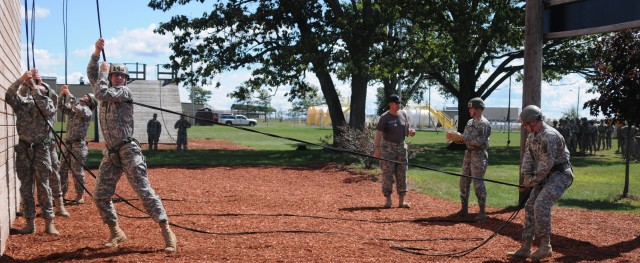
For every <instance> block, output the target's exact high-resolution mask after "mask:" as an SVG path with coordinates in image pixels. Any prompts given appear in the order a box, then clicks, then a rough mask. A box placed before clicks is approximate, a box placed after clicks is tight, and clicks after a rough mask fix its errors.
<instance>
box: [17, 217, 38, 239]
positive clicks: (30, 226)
mask: <svg viewBox="0 0 640 263" xmlns="http://www.w3.org/2000/svg"><path fill="white" fill-rule="evenodd" d="M34 221H35V218H27V225H26V226H24V228H22V229H18V230H17V232H18V234H21V235H25V234H33V233H35V232H36V227H35V224H34Z"/></svg>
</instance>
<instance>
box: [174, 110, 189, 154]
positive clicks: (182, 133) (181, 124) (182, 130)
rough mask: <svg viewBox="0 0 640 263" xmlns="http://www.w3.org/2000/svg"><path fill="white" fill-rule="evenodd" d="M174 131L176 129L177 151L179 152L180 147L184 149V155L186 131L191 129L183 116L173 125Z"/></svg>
mask: <svg viewBox="0 0 640 263" xmlns="http://www.w3.org/2000/svg"><path fill="white" fill-rule="evenodd" d="M173 128H174V129H178V140H177V142H176V144H177V150H178V151H180V147H182V148H183V149H184V153H185V154H186V153H187V129H189V128H191V123H190V122H189V121H187V120H186V119H185V118H184V116H182V115H181V116H180V119H179V120H178V121H177V122H176V124H175V125H173Z"/></svg>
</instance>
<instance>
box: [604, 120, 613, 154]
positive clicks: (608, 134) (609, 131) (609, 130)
mask: <svg viewBox="0 0 640 263" xmlns="http://www.w3.org/2000/svg"><path fill="white" fill-rule="evenodd" d="M614 130H615V129H614V126H613V124H608V125H607V130H606V140H607V150H611V148H612V138H611V137H612V135H613V131H614Z"/></svg>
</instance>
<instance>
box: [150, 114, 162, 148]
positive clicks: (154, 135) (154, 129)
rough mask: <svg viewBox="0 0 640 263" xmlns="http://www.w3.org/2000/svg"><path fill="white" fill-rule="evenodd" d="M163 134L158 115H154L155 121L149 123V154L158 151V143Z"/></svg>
mask: <svg viewBox="0 0 640 263" xmlns="http://www.w3.org/2000/svg"><path fill="white" fill-rule="evenodd" d="M161 132H162V124H160V122H159V121H158V114H157V113H154V114H153V119H151V120H149V122H147V139H148V141H149V152H151V151H156V152H157V151H158V141H159V140H160V133H161Z"/></svg>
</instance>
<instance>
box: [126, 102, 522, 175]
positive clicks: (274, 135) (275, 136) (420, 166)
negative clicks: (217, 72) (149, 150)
mask: <svg viewBox="0 0 640 263" xmlns="http://www.w3.org/2000/svg"><path fill="white" fill-rule="evenodd" d="M131 103H133V104H135V105H139V106H142V107H147V108H150V109H155V110H159V111H165V112H169V113H173V114H176V115H180V116H185V117H189V118H194V119H197V120H201V121H205V122H211V123H213V120H209V119H204V118H198V117H195V116H190V115H187V114H183V113H179V112H175V111H171V110H167V109H163V108H160V107H155V106H151V105H147V104H144V103H140V102H135V101H131ZM217 124H219V125H223V126H227V127H232V128H235V129H239V130H243V131H248V132H253V133H258V134H262V135H265V136H269V137H273V138H279V139H284V140H289V141H294V142H298V143H303V144H307V145H312V146H318V147H321V148H326V149H330V150H333V151H337V152H345V153H350V154H353V155H358V156H362V157H368V158H373V159H377V160H382V161H387V162H391V163H396V164H400V165H407V166H412V167H417V168H421V169H424V170H429V171H434V172H439V173H443V174H449V175H453V176H458V177H467V178H471V179H474V180H483V181H485V182H492V183H497V184H502V185H508V186H514V187H518V188H521V187H523V186H520V185H517V184H512V183H507V182H502V181H497V180H492V179H486V178H476V177H473V176H469V175H464V174H459V173H454V172H448V171H442V170H439V169H435V168H431V167H427V166H423V165H417V164H411V163H403V162H399V161H396V160H390V159H385V158H381V157H375V156H372V155H369V154H364V153H360V152H356V151H352V150H347V149H342V148H336V147H332V146H328V145H321V144H317V143H312V142H308V141H304V140H300V139H295V138H291V137H285V136H280V135H276V134H272V133H267V132H261V131H257V130H254V129H249V128H245V127H238V126H234V125H229V124H224V123H217Z"/></svg>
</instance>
